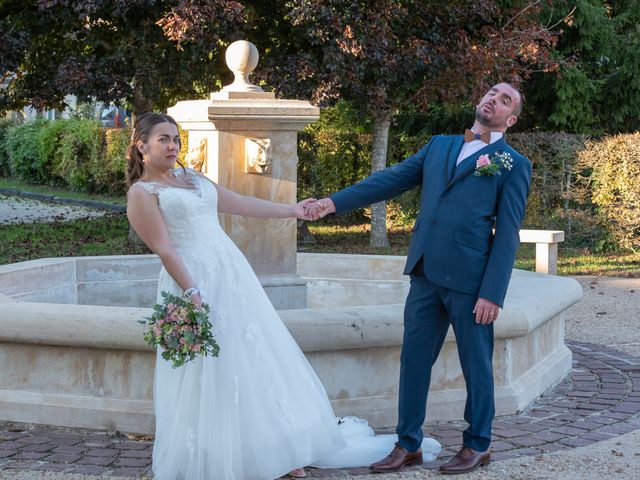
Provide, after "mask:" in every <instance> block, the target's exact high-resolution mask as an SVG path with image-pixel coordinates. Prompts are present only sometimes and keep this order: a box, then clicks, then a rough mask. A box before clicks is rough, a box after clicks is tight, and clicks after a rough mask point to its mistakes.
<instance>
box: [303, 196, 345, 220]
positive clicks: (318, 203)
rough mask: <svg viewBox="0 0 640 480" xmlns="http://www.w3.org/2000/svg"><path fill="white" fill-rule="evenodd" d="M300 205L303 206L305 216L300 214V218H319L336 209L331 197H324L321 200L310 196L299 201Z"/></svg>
mask: <svg viewBox="0 0 640 480" xmlns="http://www.w3.org/2000/svg"><path fill="white" fill-rule="evenodd" d="M300 205H301V206H302V210H303V216H302V217H300V216H298V218H301V219H302V220H308V221H314V220H319V219H321V218H323V217H325V216H327V215H329V214H330V213H334V212H335V211H336V207H335V205H334V204H333V201H332V200H331V199H330V198H322V199H320V200H315V199H313V198H309V199H307V200H304V201H302V202H300V203H298V206H300Z"/></svg>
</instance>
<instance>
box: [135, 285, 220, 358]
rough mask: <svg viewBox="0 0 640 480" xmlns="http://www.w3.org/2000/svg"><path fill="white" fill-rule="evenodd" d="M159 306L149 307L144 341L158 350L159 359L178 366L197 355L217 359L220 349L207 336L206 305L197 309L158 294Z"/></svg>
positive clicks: (207, 306)
mask: <svg viewBox="0 0 640 480" xmlns="http://www.w3.org/2000/svg"><path fill="white" fill-rule="evenodd" d="M161 295H162V298H163V300H162V303H158V304H156V305H154V307H153V314H152V315H151V316H150V317H147V321H144V320H140V323H143V324H146V325H147V330H146V331H145V333H144V340H145V341H146V342H147V343H148V344H149V345H151V346H152V347H155V348H158V347H160V348H161V349H162V358H164V359H165V360H167V361H171V362H172V363H173V368H177V367H180V366H182V365H184V364H185V363H187V362H190V361H191V360H193V359H195V358H196V357H197V356H198V355H204V356H205V357H206V356H208V355H211V356H212V357H217V356H218V354H219V353H220V347H219V346H218V344H217V343H216V341H215V339H214V338H213V334H212V333H211V322H210V321H209V310H210V309H209V305H207V304H206V303H204V304H202V308H197V307H196V306H195V305H194V304H193V303H191V302H189V301H187V300H185V299H183V298H181V297H177V296H175V295H173V294H172V293H170V292H162V293H161Z"/></svg>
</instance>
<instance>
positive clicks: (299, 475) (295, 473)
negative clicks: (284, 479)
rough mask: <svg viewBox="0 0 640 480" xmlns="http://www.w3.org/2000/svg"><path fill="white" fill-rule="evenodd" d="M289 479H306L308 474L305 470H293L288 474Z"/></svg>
mask: <svg viewBox="0 0 640 480" xmlns="http://www.w3.org/2000/svg"><path fill="white" fill-rule="evenodd" d="M287 476H288V477H293V478H304V477H306V476H307V472H305V471H304V468H302V467H301V468H296V469H295V470H291V471H290V472H289V473H288V474H287Z"/></svg>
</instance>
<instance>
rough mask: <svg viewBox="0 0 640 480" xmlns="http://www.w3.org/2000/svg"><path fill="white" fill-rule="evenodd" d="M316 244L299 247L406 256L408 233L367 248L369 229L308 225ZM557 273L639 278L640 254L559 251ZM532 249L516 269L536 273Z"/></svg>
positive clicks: (394, 232) (394, 233) (396, 232)
mask: <svg viewBox="0 0 640 480" xmlns="http://www.w3.org/2000/svg"><path fill="white" fill-rule="evenodd" d="M309 231H310V232H311V234H312V235H313V236H314V238H315V240H316V243H314V244H305V245H299V248H298V251H301V252H322V253H327V252H333V253H365V254H373V255H406V253H407V248H408V247H409V239H410V236H411V230H410V229H409V228H396V229H391V230H390V231H389V243H390V244H391V247H388V248H374V247H371V246H370V245H369V225H368V224H360V225H351V226H344V225H339V224H335V223H329V222H328V221H320V222H318V223H315V224H310V225H309ZM558 250H559V252H558V273H559V274H560V275H603V276H615V277H640V254H637V253H636V254H634V253H615V254H614V253H609V254H593V253H590V252H588V251H586V250H579V249H574V248H568V247H564V246H563V244H560V246H559V248H558ZM534 259H535V245H534V244H522V245H521V246H520V249H519V250H518V253H517V257H516V264H515V267H516V268H520V269H523V270H532V271H533V270H535V260H534Z"/></svg>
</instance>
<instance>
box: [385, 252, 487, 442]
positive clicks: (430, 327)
mask: <svg viewBox="0 0 640 480" xmlns="http://www.w3.org/2000/svg"><path fill="white" fill-rule="evenodd" d="M476 301H477V297H476V296H474V295H469V294H466V293H461V292H456V291H454V290H451V289H448V288H445V287H442V286H439V285H436V284H435V283H433V282H431V281H429V279H428V278H426V276H425V274H424V270H423V265H422V260H420V261H419V262H418V265H416V268H414V270H413V271H412V272H411V288H410V290H409V295H408V296H407V300H406V304H405V310H404V337H403V344H402V354H401V357H400V392H399V405H398V426H397V428H396V432H397V433H398V441H399V443H400V445H401V446H403V447H404V448H406V449H407V450H408V451H410V452H415V451H416V450H418V448H420V445H421V443H422V438H423V434H422V424H423V423H424V420H425V415H426V403H427V396H428V393H429V384H430V382H431V369H432V367H433V364H434V363H435V361H436V359H437V358H438V354H439V353H440V350H441V349H442V345H443V343H444V340H445V337H446V335H447V330H448V329H449V325H452V327H453V332H454V334H455V337H456V343H457V348H458V357H459V359H460V365H461V366H462V373H463V375H464V379H465V382H466V388H467V400H466V404H465V409H464V419H465V420H466V421H467V423H468V424H469V427H468V428H467V429H466V430H465V431H464V433H463V444H464V445H465V446H467V447H470V448H473V449H474V450H476V451H480V452H484V451H486V450H487V449H488V448H489V445H490V443H491V423H492V421H493V417H494V415H495V404H494V385H493V365H492V360H493V324H489V325H479V324H477V323H476V321H475V314H474V313H473V309H474V307H475V304H476Z"/></svg>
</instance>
